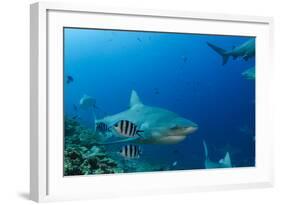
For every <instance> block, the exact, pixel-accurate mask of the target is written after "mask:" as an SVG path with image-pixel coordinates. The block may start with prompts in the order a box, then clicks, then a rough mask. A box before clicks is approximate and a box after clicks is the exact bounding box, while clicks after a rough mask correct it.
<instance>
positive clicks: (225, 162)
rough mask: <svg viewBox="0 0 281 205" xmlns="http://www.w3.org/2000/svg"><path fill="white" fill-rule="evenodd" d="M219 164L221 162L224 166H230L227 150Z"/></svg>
mask: <svg viewBox="0 0 281 205" xmlns="http://www.w3.org/2000/svg"><path fill="white" fill-rule="evenodd" d="M220 164H223V165H224V167H232V164H231V159H230V154H229V152H227V153H226V154H225V156H224V158H223V159H221V160H220Z"/></svg>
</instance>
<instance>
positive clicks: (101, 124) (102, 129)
mask: <svg viewBox="0 0 281 205" xmlns="http://www.w3.org/2000/svg"><path fill="white" fill-rule="evenodd" d="M96 131H98V132H108V131H110V129H109V127H108V126H107V124H105V123H104V122H99V123H97V124H96Z"/></svg>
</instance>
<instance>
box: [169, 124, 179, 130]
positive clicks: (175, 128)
mask: <svg viewBox="0 0 281 205" xmlns="http://www.w3.org/2000/svg"><path fill="white" fill-rule="evenodd" d="M170 129H171V130H177V129H179V126H178V125H173V126H171V128H170Z"/></svg>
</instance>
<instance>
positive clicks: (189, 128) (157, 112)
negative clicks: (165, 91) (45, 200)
mask: <svg viewBox="0 0 281 205" xmlns="http://www.w3.org/2000/svg"><path fill="white" fill-rule="evenodd" d="M120 120H128V121H130V122H132V123H134V124H135V125H137V129H139V130H142V131H143V132H141V133H140V136H137V137H134V138H130V139H128V138H125V137H122V136H118V135H117V136H118V137H117V138H119V139H118V140H116V141H112V142H108V143H117V142H125V141H128V140H130V141H131V140H132V141H134V143H140V144H175V143H179V142H181V141H183V140H184V139H185V138H186V137H187V136H188V135H190V134H191V133H193V132H195V131H196V130H197V129H198V125H197V124H195V123H193V122H191V121H190V120H187V119H185V118H183V117H180V116H179V115H177V114H176V113H174V112H171V111H169V110H166V109H162V108H158V107H151V106H147V105H144V104H143V103H142V102H141V101H140V99H139V97H138V95H137V93H136V92H135V91H134V90H133V91H132V94H131V99H130V108H129V109H128V110H125V111H123V112H121V113H118V114H116V115H112V116H108V117H105V118H104V119H101V120H98V121H97V122H104V123H106V124H107V125H109V126H112V125H114V124H115V123H116V122H118V121H120ZM115 134H116V133H115Z"/></svg>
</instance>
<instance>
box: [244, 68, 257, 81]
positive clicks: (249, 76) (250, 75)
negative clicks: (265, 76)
mask: <svg viewBox="0 0 281 205" xmlns="http://www.w3.org/2000/svg"><path fill="white" fill-rule="evenodd" d="M241 75H242V76H243V78H245V79H246V80H255V78H256V69H255V67H251V68H249V69H247V70H245V71H244V72H243V73H241Z"/></svg>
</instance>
